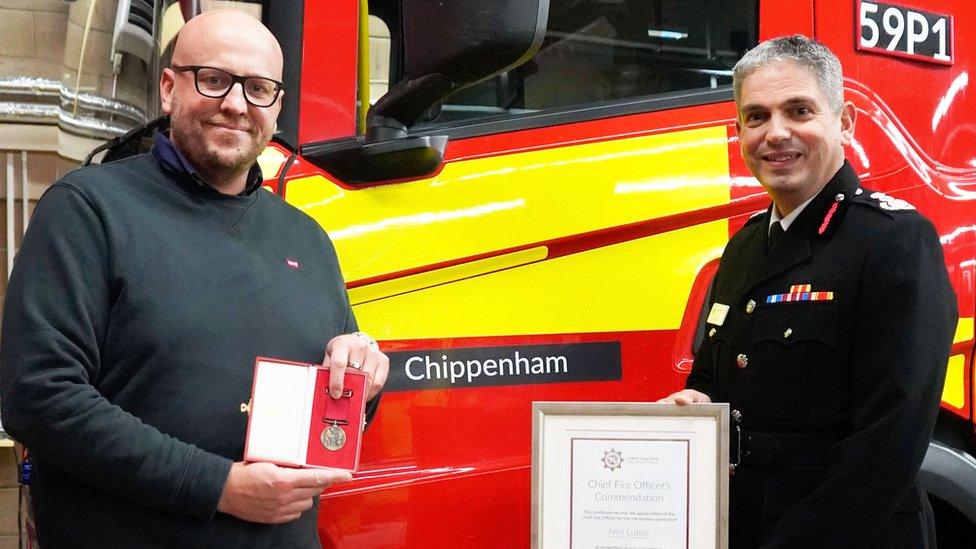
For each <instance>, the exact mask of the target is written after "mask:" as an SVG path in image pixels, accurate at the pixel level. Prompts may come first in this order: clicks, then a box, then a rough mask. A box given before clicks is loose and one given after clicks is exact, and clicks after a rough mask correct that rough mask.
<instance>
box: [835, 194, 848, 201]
mask: <svg viewBox="0 0 976 549" xmlns="http://www.w3.org/2000/svg"><path fill="white" fill-rule="evenodd" d="M845 198H847V197H846V196H844V194H843V193H837V195H836V196H834V202H843V201H844V199H845Z"/></svg>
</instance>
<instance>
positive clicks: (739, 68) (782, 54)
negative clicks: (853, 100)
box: [732, 34, 844, 114]
mask: <svg viewBox="0 0 976 549" xmlns="http://www.w3.org/2000/svg"><path fill="white" fill-rule="evenodd" d="M776 61H790V62H793V63H796V64H797V65H798V66H800V67H802V68H804V69H806V70H807V71H808V72H809V73H810V74H811V75H812V76H813V77H814V78H816V79H817V83H818V85H819V86H820V91H822V92H823V94H824V96H825V97H826V98H827V104H828V105H829V106H830V109H831V110H832V111H833V112H834V114H840V111H841V110H842V109H843V108H844V76H843V74H842V72H841V68H840V61H839V60H838V59H837V56H836V55H834V53H833V52H832V51H830V50H829V49H828V48H827V46H824V45H823V44H821V43H820V42H817V41H816V40H811V39H809V38H807V37H806V36H803V35H802V34H794V35H793V36H781V37H779V38H773V39H770V40H766V41H765V42H763V43H761V44H759V45H758V46H756V47H755V48H752V49H751V50H749V51H748V52H746V54H745V55H744V56H742V59H739V62H738V63H736V64H735V68H734V69H732V93H733V94H734V97H735V103H736V105H738V104H739V100H740V99H741V97H742V82H743V81H744V80H745V79H746V77H748V76H749V75H750V74H752V73H754V72H756V71H757V70H758V69H760V68H761V67H763V66H765V65H767V64H769V63H773V62H776Z"/></svg>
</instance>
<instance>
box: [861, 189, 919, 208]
mask: <svg viewBox="0 0 976 549" xmlns="http://www.w3.org/2000/svg"><path fill="white" fill-rule="evenodd" d="M871 198H873V199H875V200H877V201H878V206H881V209H882V210H888V211H899V210H914V209H915V206H912V205H911V203H909V202H908V201H906V200H902V199H900V198H895V197H893V196H888V195H886V194H885V193H871Z"/></svg>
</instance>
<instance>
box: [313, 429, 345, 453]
mask: <svg viewBox="0 0 976 549" xmlns="http://www.w3.org/2000/svg"><path fill="white" fill-rule="evenodd" d="M319 438H320V439H321V440H322V446H325V449H326V450H329V451H332V452H335V451H336V450H339V449H341V448H342V447H343V446H345V445H346V432H345V431H343V430H342V427H339V425H338V424H337V423H333V424H332V425H329V426H328V427H326V428H325V429H323V430H322V435H321V436H320V437H319Z"/></svg>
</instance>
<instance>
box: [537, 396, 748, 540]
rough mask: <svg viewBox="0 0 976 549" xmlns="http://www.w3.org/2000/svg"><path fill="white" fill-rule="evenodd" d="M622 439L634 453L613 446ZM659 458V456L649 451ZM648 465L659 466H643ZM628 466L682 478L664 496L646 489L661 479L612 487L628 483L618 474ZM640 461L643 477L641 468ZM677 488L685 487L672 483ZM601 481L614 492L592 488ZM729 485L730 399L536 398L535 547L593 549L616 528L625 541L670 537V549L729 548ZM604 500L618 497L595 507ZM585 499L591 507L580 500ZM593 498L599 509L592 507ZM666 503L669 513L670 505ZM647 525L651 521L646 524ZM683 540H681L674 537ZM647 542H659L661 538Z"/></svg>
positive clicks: (678, 486) (623, 446)
mask: <svg viewBox="0 0 976 549" xmlns="http://www.w3.org/2000/svg"><path fill="white" fill-rule="evenodd" d="M601 445H603V446H607V447H608V448H607V449H610V451H609V452H608V451H607V449H604V448H603V447H602V446H601ZM615 445H616V446H618V447H622V448H628V449H629V450H625V451H616V450H612V447H613V446H615ZM594 448H596V449H597V450H603V452H602V453H603V454H604V457H603V459H600V460H596V459H592V455H591V454H592V453H593V451H594ZM644 450H650V451H651V453H650V454H648V453H647V452H644ZM628 451H629V454H628V453H627V452H628ZM635 451H636V454H635ZM642 452H644V453H643V454H642ZM654 452H663V453H661V454H660V456H664V457H660V456H659V455H658V454H654ZM637 454H640V456H639V457H638V458H637V459H634V457H631V456H635V455H637ZM652 454H653V455H654V456H655V457H648V456H651V455H652ZM669 456H671V457H674V459H673V464H671V465H668V464H669V463H670V461H669V460H670V457H669ZM608 457H609V458H610V459H609V460H608V459H607V458H608ZM628 459H630V462H628ZM682 460H686V461H685V463H682ZM648 463H653V464H654V465H653V466H650V465H641V464H648ZM635 464H636V465H635ZM625 466H627V467H631V470H630V471H627V473H628V474H638V475H639V474H642V473H648V472H651V473H655V474H656V472H663V476H662V477H661V478H662V479H663V478H665V477H667V478H668V479H670V480H677V482H673V483H672V482H670V480H669V481H668V482H667V487H668V488H667V490H668V491H667V492H666V493H664V492H661V493H660V494H664V495H666V496H667V497H663V496H661V495H655V494H649V493H648V491H647V490H646V489H644V488H646V487H649V486H658V484H653V483H646V482H644V483H642V482H641V481H640V480H638V481H637V483H636V485H637V488H638V489H634V488H633V487H632V486H633V484H631V483H627V481H622V482H624V483H625V484H623V486H624V488H622V489H621V490H620V491H619V492H616V491H614V490H613V488H612V487H610V486H609V485H607V484H605V483H609V482H613V483H615V484H618V483H619V482H621V481H618V480H617V479H623V478H625V477H622V476H620V477H613V476H612V475H613V474H614V472H615V471H616V470H623V469H624V467H625ZM641 467H643V468H644V469H643V471H642V473H634V472H633V471H634V470H635V469H637V470H640V468H641ZM607 469H609V470H610V472H609V473H608V472H607ZM682 474H684V475H687V477H686V478H685V480H686V484H685V485H684V486H680V484H681V482H680V479H682V478H683V477H681V475H682ZM669 475H670V476H669ZM584 478H589V479H590V480H587V482H586V483H585V484H583V483H581V482H580V480H581V479H584ZM610 478H613V480H610ZM642 478H643V477H642ZM672 484H673V485H675V486H677V488H676V489H672ZM659 485H660V486H664V485H665V483H663V482H662V483H661V484H659ZM594 486H597V487H601V486H602V487H605V488H607V490H608V493H606V494H605V493H603V492H593V491H592V490H589V489H590V488H593V487H594ZM728 487H729V406H728V404H711V403H710V404H689V405H684V406H679V405H677V404H667V403H646V402H533V403H532V500H531V505H532V529H531V546H532V547H533V549H550V548H555V547H559V548H565V547H569V548H572V549H577V548H579V549H583V548H589V547H592V546H594V543H592V541H588V540H592V539H593V536H597V537H600V536H611V535H614V534H617V533H619V534H620V535H621V537H623V538H626V536H625V534H633V535H634V536H637V537H632V538H629V539H642V538H640V536H642V535H646V536H655V535H658V534H661V535H662V536H670V537H667V539H669V540H672V541H671V542H669V544H667V545H666V546H667V547H671V546H674V545H676V546H678V547H683V548H685V549H703V548H706V547H707V548H709V549H711V548H718V549H727V548H728ZM574 489H575V490H576V491H575V492H574ZM588 490H589V491H588ZM589 496H593V497H589ZM600 497H603V498H608V499H614V500H615V501H613V502H611V503H608V504H606V505H605V506H604V505H603V504H602V503H595V504H592V503H591V502H592V501H595V500H597V498H600ZM682 497H683V498H684V499H682ZM581 498H583V499H581ZM627 498H629V500H628V499H627ZM655 498H660V499H655ZM619 500H625V501H637V502H641V501H645V502H646V501H652V502H656V501H664V502H665V503H661V504H657V503H647V504H640V503H638V504H636V505H631V504H621V503H619V502H618V501H619ZM581 501H582V502H584V504H583V505H578V503H579V502H581ZM591 504H592V505H593V506H594V507H593V509H590V508H589V506H590V505H591ZM682 504H683V505H684V509H685V511H686V515H684V519H683V520H684V522H682V519H681V516H680V512H681V505H682ZM574 505H575V506H576V508H575V509H574ZM621 505H625V506H626V509H624V510H621ZM661 506H665V507H668V509H667V510H666V511H664V509H663V508H662V507H661ZM584 507H585V508H584ZM601 507H606V508H605V509H602V508H601ZM670 507H674V509H670ZM652 508H653V509H654V511H653V512H651V509H652ZM659 510H660V511H664V512H665V515H662V514H661V512H659ZM645 511H646V512H645ZM594 513H596V514H594ZM623 513H627V514H629V516H628V515H627V514H623ZM635 513H639V516H637V515H635ZM662 516H664V517H665V518H661V517H662ZM632 524H636V526H632ZM646 525H650V526H649V527H647V528H644V526H646ZM615 526H616V527H617V529H614V527H615ZM604 531H605V532H606V533H604ZM682 536H683V538H684V541H683V542H681V541H679V542H677V543H675V542H674V540H676V539H678V540H680V538H681V537H682ZM643 539H645V541H649V542H653V541H654V539H656V538H653V537H648V538H643ZM611 543H613V541H611Z"/></svg>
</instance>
